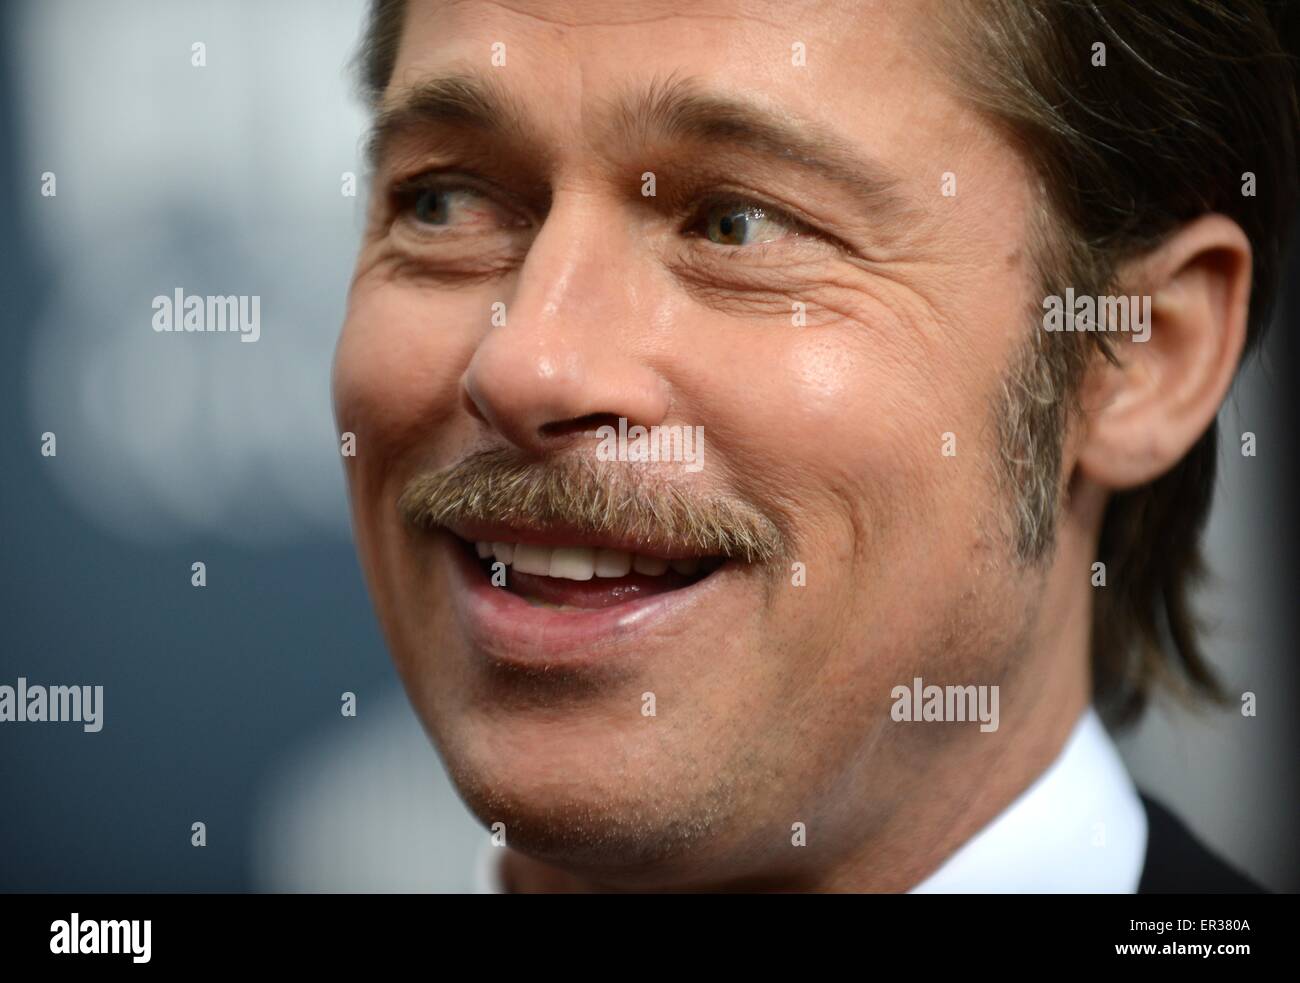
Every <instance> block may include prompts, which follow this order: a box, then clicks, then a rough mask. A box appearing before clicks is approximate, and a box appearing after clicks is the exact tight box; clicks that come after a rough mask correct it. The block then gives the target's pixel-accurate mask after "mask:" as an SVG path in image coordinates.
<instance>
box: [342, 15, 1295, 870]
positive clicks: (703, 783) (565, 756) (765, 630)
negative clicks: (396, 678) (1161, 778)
mask: <svg viewBox="0 0 1300 983" xmlns="http://www.w3.org/2000/svg"><path fill="white" fill-rule="evenodd" d="M1162 10H1163V12H1160V13H1156V12H1150V11H1148V12H1141V11H1134V10H1130V9H1128V8H1127V7H1126V6H1124V5H1118V4H1109V3H1097V4H1083V5H1076V4H1069V5H1065V4H1060V5H1055V6H1051V7H1044V6H1042V5H1036V4H1035V5H1031V4H1018V3H1011V2H989V3H981V4H958V3H932V4H925V3H916V4H911V3H888V4H885V3H880V4H875V3H864V2H845V3H841V4H827V3H817V4H812V3H808V4H801V3H790V2H771V3H767V2H737V0H730V2H723V0H717V2H715V0H693V2H691V3H673V2H662V3H660V2H652V3H635V4H623V3H610V2H580V0H572V2H569V0H548V2H536V3H532V2H524V0H520V2H511V3H487V2H446V3H421V2H415V0H412V2H410V3H401V2H392V0H379V2H377V3H375V4H374V7H373V10H372V14H371V22H370V25H369V31H368V36H367V39H366V44H365V46H364V49H363V52H362V67H363V73H364V78H365V82H366V86H367V89H368V95H369V97H370V99H371V101H372V106H373V110H374V124H375V125H374V131H373V138H372V140H371V143H370V151H371V155H372V164H373V170H374V174H373V194H372V200H371V203H370V209H369V220H368V223H367V228H366V232H365V236H364V241H363V243H362V246H361V250H360V256H359V259H358V263H357V268H356V272H355V276H354V279H353V283H352V287H351V292H350V296H349V305H348V310H347V316H346V323H345V325H344V330H343V332H342V335H341V338H340V341H339V346H338V351H337V354H336V362H335V371H334V399H335V411H336V417H337V423H338V427H339V430H340V432H343V433H351V434H354V435H355V449H356V451H355V456H350V457H347V458H346V459H345V460H346V464H347V471H348V480H349V486H350V493H351V501H352V510H353V517H354V527H355V533H356V540H357V544H358V549H359V551H360V555H361V559H362V563H363V566H364V569H365V572H366V575H367V578H368V581H369V584H370V588H371V592H372V596H373V599H374V603H375V606H376V608H377V611H378V614H379V617H380V620H381V622H382V625H383V628H384V631H385V634H386V637H387V640H388V643H389V646H390V649H391V652H392V655H393V657H394V660H395V662H396V665H397V668H398V671H399V674H400V676H401V678H402V681H403V683H404V685H405V687H406V690H407V692H408V694H409V696H410V699H411V702H412V704H413V706H414V708H415V710H416V712H417V713H418V714H419V716H420V718H421V720H422V721H423V723H424V726H425V728H426V729H427V731H428V733H429V735H430V737H431V738H432V740H433V741H434V743H435V744H436V746H437V748H438V750H439V752H440V754H441V756H442V758H443V760H444V761H445V763H446V765H447V767H448V770H449V771H450V773H451V775H452V777H453V779H454V781H455V783H456V785H457V788H458V789H459V791H460V793H461V795H462V796H463V798H464V799H465V801H466V802H467V804H468V805H469V807H470V808H471V809H472V810H473V812H474V813H475V814H476V815H477V816H478V818H479V819H480V820H481V821H482V822H483V824H484V825H485V826H486V827H488V828H489V829H491V830H492V831H493V833H494V834H495V836H496V841H497V842H498V843H504V844H506V845H507V846H506V849H496V848H495V847H491V848H488V849H491V850H493V853H492V855H491V858H490V859H491V860H492V871H491V873H492V877H493V879H494V885H495V887H496V889H500V890H513V891H584V890H591V891H597V890H606V891H608V890H787V891H909V890H936V891H981V890H987V891H998V890H1002V891H1014V890H1024V891H1033V890H1040V891H1133V890H1137V889H1142V890H1180V889H1188V890H1245V889H1249V887H1250V886H1251V885H1249V883H1248V882H1246V881H1244V880H1243V879H1241V878H1239V876H1238V875H1236V874H1235V873H1234V872H1232V871H1231V870H1229V869H1228V868H1226V867H1225V866H1224V865H1223V864H1222V863H1221V862H1220V861H1218V860H1217V859H1216V858H1214V857H1213V856H1211V855H1210V854H1208V853H1207V852H1206V851H1204V850H1203V849H1202V848H1201V847H1200V846H1199V845H1198V844H1196V843H1195V841H1193V840H1192V839H1191V838H1190V837H1189V836H1188V834H1187V833H1186V832H1185V830H1183V828H1182V827H1181V825H1180V824H1178V823H1177V821H1176V820H1174V819H1173V818H1172V817H1170V816H1169V815H1168V814H1167V813H1166V812H1164V810H1162V809H1161V808H1160V807H1159V806H1158V805H1157V804H1156V803H1154V802H1151V801H1150V800H1147V799H1145V798H1144V797H1142V796H1140V795H1139V793H1138V792H1137V791H1136V790H1135V789H1134V787H1133V785H1132V783H1131V782H1130V780H1129V779H1128V777H1127V775H1126V774H1125V772H1124V770H1123V767H1122V765H1121V764H1120V762H1119V759H1118V757H1117V755H1116V752H1115V750H1114V747H1113V746H1112V744H1111V743H1110V740H1109V738H1108V737H1107V735H1106V731H1105V730H1104V728H1103V727H1102V726H1101V724H1100V723H1099V719H1098V716H1097V712H1096V710H1094V709H1093V707H1094V701H1097V702H1098V703H1100V704H1104V705H1105V706H1109V707H1115V708H1117V709H1118V710H1119V711H1120V712H1121V714H1123V713H1128V715H1129V716H1131V715H1132V714H1133V713H1134V712H1135V711H1136V710H1138V709H1140V707H1141V705H1142V703H1143V701H1144V700H1145V699H1146V697H1147V696H1148V695H1149V693H1150V691H1151V688H1152V687H1153V686H1154V685H1157V684H1158V683H1159V682H1160V681H1161V680H1162V679H1167V680H1170V681H1172V682H1174V683H1175V684H1177V683H1178V682H1179V681H1180V680H1185V681H1188V682H1190V683H1191V684H1192V685H1194V686H1200V687H1202V688H1204V689H1205V690H1207V691H1209V692H1212V691H1213V688H1214V681H1213V678H1212V677H1211V676H1210V674H1209V673H1208V671H1207V669H1206V667H1205V664H1204V662H1203V661H1202V658H1201V656H1200V654H1199V652H1198V644H1197V639H1196V636H1195V633H1194V631H1193V629H1192V628H1191V620H1190V614H1189V608H1188V592H1189V590H1190V587H1191V583H1192V579H1193V578H1194V576H1195V574H1196V572H1197V568H1198V562H1199V559H1198V557H1199V554H1198V542H1197V541H1198V536H1199V530H1200V527H1201V525H1202V523H1203V522H1204V519H1205V515H1206V511H1207V509H1208V505H1209V498H1210V489H1211V486H1212V481H1213V470H1214V455H1215V416H1216V413H1217V411H1218V408H1219V406H1220V405H1221V403H1222V402H1223V400H1224V398H1225V396H1226V394H1227V393H1228V390H1229V386H1230V384H1231V381H1232V379H1233V376H1234V373H1235V371H1236V368H1237V366H1238V364H1239V362H1240V359H1241V357H1242V355H1243V352H1244V350H1245V349H1246V347H1247V346H1248V345H1250V344H1253V343H1254V341H1255V339H1256V337H1257V336H1258V333H1259V331H1260V330H1261V327H1262V324H1263V321H1264V319H1265V317H1266V306H1267V299H1268V296H1269V294H1270V293H1271V292H1272V290H1273V286H1274V283H1275V280H1276V276H1277V265H1278V255H1279V250H1280V248H1281V245H1280V240H1281V236H1282V232H1283V230H1284V229H1285V227H1286V223H1287V218H1288V216H1289V213H1290V210H1291V208H1292V204H1293V201H1294V195H1295V182H1296V165H1295V155H1294V133H1295V121H1294V88H1293V83H1292V80H1291V76H1290V71H1289V68H1287V67H1286V64H1285V62H1284V61H1283V59H1282V58H1281V57H1280V52H1279V50H1278V40H1277V38H1276V36H1275V34H1274V33H1273V29H1272V28H1271V26H1270V25H1269V22H1268V20H1267V19H1266V17H1265V15H1264V13H1263V12H1262V11H1261V10H1257V9H1255V7H1254V5H1252V4H1243V3H1231V4H1229V3H1224V4H1222V5H1220V4H1216V3H1208V2H1207V3H1200V4H1197V5H1191V4H1189V5H1185V6H1183V5H1170V6H1169V7H1168V8H1167V9H1165V8H1162ZM1162 19H1163V20H1164V21H1165V22H1162ZM1247 56H1249V57H1247ZM1156 124H1159V125H1156ZM1245 172H1249V173H1250V174H1251V175H1252V182H1251V186H1250V189H1249V193H1246V190H1245V186H1244V184H1243V181H1244V180H1245V177H1244V174H1245ZM1067 290H1069V291H1071V293H1070V295H1069V296H1070V297H1071V298H1074V297H1088V298H1090V300H1091V299H1094V298H1095V303H1092V304H1091V306H1088V307H1087V308H1086V309H1085V308H1084V307H1077V308H1076V307H1075V306H1074V304H1073V303H1072V304H1071V308H1070V309H1069V310H1068V311H1067V312H1066V314H1067V315H1068V317H1067V319H1066V323H1065V324H1064V325H1063V324H1062V323H1059V322H1058V323H1053V322H1052V319H1051V318H1050V317H1047V316H1046V315H1045V311H1050V310H1052V309H1053V307H1055V308H1056V309H1058V311H1059V308H1060V298H1062V297H1065V296H1066V291H1067ZM1252 291H1253V292H1252ZM1116 296H1122V297H1125V298H1129V297H1131V298H1135V299H1141V300H1142V301H1143V303H1146V304H1149V307H1148V308H1147V309H1148V310H1149V312H1150V324H1149V331H1148V334H1147V336H1146V337H1143V336H1142V335H1141V334H1140V333H1138V332H1137V331H1136V330H1133V331H1121V330H1118V328H1119V327H1120V326H1119V325H1117V324H1115V323H1113V322H1114V316H1115V314H1116V312H1117V311H1118V310H1119V308H1118V306H1117V304H1116V302H1115V300H1114V298H1115V297H1116ZM1140 309H1141V305H1140V304H1139V305H1138V306H1137V307H1135V308H1134V310H1135V311H1136V310H1140ZM1126 310H1127V308H1126ZM1103 312H1104V313H1103ZM1063 328H1064V329H1063ZM606 428H609V429H606ZM636 428H644V431H642V430H638V429H636ZM652 428H655V429H654V433H656V434H658V435H663V434H667V435H668V437H670V438H671V437H674V435H675V442H674V440H673V439H668V438H665V439H664V440H662V441H659V442H657V443H655V453H653V454H651V453H650V452H649V451H648V450H647V449H646V447H645V444H646V443H647V441H644V440H643V441H642V442H641V444H640V445H636V442H635V441H632V440H623V441H621V442H620V443H619V446H620V447H622V448H624V452H623V453H619V454H614V455H611V454H610V453H608V448H609V446H610V442H609V440H608V435H609V434H610V433H615V432H617V433H621V434H625V435H628V434H630V435H635V436H642V435H644V434H649V433H650V432H651V430H652ZM687 434H690V435H697V439H698V442H699V449H700V450H702V451H705V450H706V451H707V452H706V453H703V454H702V455H701V456H700V459H699V462H698V463H699V464H700V466H698V467H697V466H695V465H694V464H693V463H692V462H691V461H689V460H685V459H684V455H681V454H675V453H673V452H672V451H673V450H674V448H677V449H681V448H682V446H683V444H684V440H683V439H682V438H684V437H685V436H686V435H687ZM661 445H662V448H661ZM633 446H640V448H641V449H640V452H636V451H633V450H632V448H633ZM692 446H694V445H692ZM601 448H605V451H604V452H602V450H601ZM660 449H662V450H664V453H659V452H658V451H659V450H660ZM611 458H612V459H611Z"/></svg>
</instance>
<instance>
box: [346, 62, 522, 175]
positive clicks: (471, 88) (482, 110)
mask: <svg viewBox="0 0 1300 983" xmlns="http://www.w3.org/2000/svg"><path fill="white" fill-rule="evenodd" d="M438 127H444V128H446V127H454V128H458V129H463V130H474V131H478V132H480V133H482V134H484V135H487V136H492V137H495V138H497V139H500V140H504V141H509V142H512V143H515V144H518V145H520V146H522V147H528V148H530V149H531V150H534V151H536V152H539V153H541V152H543V150H544V147H545V142H544V141H543V140H542V139H541V137H540V134H539V133H537V132H536V130H535V129H534V128H533V126H532V125H531V123H530V121H529V114H528V110H527V108H526V107H525V106H524V105H523V103H522V102H520V101H519V100H518V99H517V98H516V97H515V96H514V95H513V94H512V93H511V92H510V91H509V90H508V89H507V88H506V87H505V86H504V85H502V84H501V83H500V82H499V81H498V80H497V79H495V78H492V77H491V76H483V75H480V74H477V73H473V72H449V73H447V74H443V75H434V76H428V77H425V78H422V79H419V80H418V81H416V82H414V83H413V84H412V85H410V86H407V87H404V88H401V89H398V90H396V91H393V90H390V94H389V95H387V97H386V98H385V99H384V101H383V102H382V103H381V104H380V106H379V109H378V110H377V112H376V114H375V118H374V121H373V123H372V124H371V127H370V132H369V135H368V137H367V140H366V159H367V160H368V161H369V162H370V165H371V166H372V167H375V166H377V165H378V164H379V163H380V162H382V160H383V157H384V155H385V154H386V153H387V151H388V149H389V148H390V147H391V145H392V144H393V142H394V141H395V140H397V139H398V138H399V137H401V136H404V135H406V134H410V133H418V132H420V131H427V130H431V129H435V128H438Z"/></svg>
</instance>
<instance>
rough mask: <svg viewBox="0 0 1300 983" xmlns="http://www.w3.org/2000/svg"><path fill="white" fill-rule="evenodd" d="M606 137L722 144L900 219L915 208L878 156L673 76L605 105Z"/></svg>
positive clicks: (642, 141)
mask: <svg viewBox="0 0 1300 983" xmlns="http://www.w3.org/2000/svg"><path fill="white" fill-rule="evenodd" d="M609 119H610V122H611V123H612V131H611V136H613V137H614V138H615V139H618V140H620V141H621V142H624V143H626V144H628V145H631V146H643V145H646V144H649V143H653V142H656V141H664V142H670V143H671V142H684V141H690V142H693V143H722V144H728V145H731V146H733V147H736V148H739V149H741V150H742V151H744V152H746V153H748V154H750V155H751V156H754V157H756V158H761V159H766V160H769V161H772V162H775V163H777V164H788V165H794V166H796V167H798V168H800V169H802V170H806V171H808V172H809V173H812V174H815V175H818V176H820V177H822V178H824V179H826V180H828V181H830V182H831V183H833V184H837V185H839V186H840V187H842V188H844V189H845V190H847V191H848V192H849V193H850V194H851V195H852V196H853V197H854V198H856V199H858V200H861V201H863V202H864V203H866V204H868V205H870V206H872V207H874V208H876V209H878V210H882V211H885V212H887V213H897V214H898V215H899V216H900V217H901V216H903V215H904V214H910V213H913V212H915V211H917V210H918V209H917V204H916V202H914V201H911V200H910V199H909V198H908V196H906V195H905V194H904V193H903V190H902V182H901V180H900V179H899V177H898V176H897V175H896V174H894V173H893V172H892V171H891V170H890V169H889V168H888V167H886V166H885V165H884V164H883V163H882V162H880V161H878V160H876V159H874V158H871V157H868V156H865V155H863V154H862V153H860V152H858V151H857V150H856V149H854V148H853V147H852V146H850V145H849V144H848V143H847V142H846V141H844V140H843V139H842V138H840V137H839V136H837V135H836V134H835V133H833V132H831V131H830V130H828V129H827V128H826V127H824V126H822V125H821V124H819V123H815V122H812V121H809V120H802V119H797V118H795V117H794V116H792V115H790V114H788V113H785V112H783V111H780V110H777V109H771V108H767V107H766V106H763V105H760V104H759V103H757V102H753V101H750V100H748V99H744V98H736V97H733V96H730V95H725V94H721V93H714V92H710V91H708V90H707V89H706V88H704V87H703V86H702V85H701V84H700V83H698V82H697V81H696V80H694V79H689V78H680V77H676V76H670V77H669V78H667V79H665V80H663V81H661V82H657V83H655V84H652V85H651V86H649V87H648V88H645V89H643V90H641V91H639V92H636V93H630V94H627V95H625V96H624V97H622V98H621V99H619V100H616V101H614V102H612V103H611V104H610V113H609Z"/></svg>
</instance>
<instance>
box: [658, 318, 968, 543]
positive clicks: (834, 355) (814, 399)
mask: <svg viewBox="0 0 1300 983" xmlns="http://www.w3.org/2000/svg"><path fill="white" fill-rule="evenodd" d="M875 306H876V307H877V308H880V307H881V306H882V305H875ZM716 330H717V329H716V327H715V328H714V332H715V333H716ZM928 334H929V336H930V338H931V339H933V336H934V331H933V330H930V331H929V332H928ZM693 336H694V337H695V338H702V337H704V338H707V337H710V333H709V332H708V331H707V330H706V329H705V327H704V326H701V328H700V330H699V331H696V332H693ZM917 337H918V330H917V329H916V328H915V327H914V326H913V325H910V324H908V323H906V321H905V319H904V318H903V317H902V316H901V315H897V314H890V313H888V312H885V311H883V310H880V309H878V310H876V311H875V312H867V311H865V310H864V312H863V313H862V314H861V316H860V317H859V319H858V320H857V322H855V323H850V322H841V323H838V324H832V325H826V326H822V327H813V326H808V327H803V328H796V327H786V326H781V325H771V324H765V325H763V326H762V327H756V326H750V327H749V330H748V331H747V332H746V337H745V338H744V339H743V340H742V339H739V338H732V339H724V340H721V341H719V342H717V344H718V350H717V352H716V353H713V354H712V355H711V356H710V357H709V358H707V359H702V362H703V363H704V364H708V365H711V366H712V369H711V370H710V378H709V381H708V382H707V383H705V382H703V381H702V380H699V379H691V380H690V381H689V382H688V383H687V385H688V386H689V387H690V388H692V389H698V391H699V392H701V393H706V394H707V395H706V396H704V397H703V398H704V399H705V400H707V402H706V403H705V404H704V405H705V406H706V407H707V408H705V409H702V411H701V412H700V416H701V417H702V419H703V420H704V421H705V422H706V423H708V424H709V427H708V437H709V439H710V441H712V442H713V443H714V444H715V445H717V447H718V453H717V455H716V456H715V457H714V460H715V461H717V460H724V461H725V460H728V459H731V460H735V461H738V462H742V463H743V465H744V467H743V469H742V470H741V471H740V474H739V476H738V478H737V476H735V475H732V476H730V477H732V478H736V479H737V480H738V481H739V482H741V487H744V488H746V490H748V491H749V492H750V493H751V494H753V495H754V496H756V497H757V499H758V500H760V501H765V502H769V503H775V508H777V509H778V510H779V511H780V512H782V513H783V514H784V515H783V517H784V519H785V521H784V522H783V523H782V524H783V527H784V528H785V529H786V530H787V531H788V532H790V533H791V534H792V535H793V536H794V543H793V545H794V546H795V548H796V549H800V550H805V551H809V552H810V553H813V554H814V555H820V556H824V557H830V556H835V557H837V558H839V559H845V558H848V559H858V560H862V559H864V558H871V559H872V561H873V562H875V561H878V560H879V559H880V558H881V551H882V550H889V551H890V552H897V553H898V554H899V555H901V553H902V552H903V551H904V550H907V551H910V552H912V553H914V554H919V553H920V552H921V551H922V550H923V549H929V548H931V547H934V546H937V545H942V544H945V543H946V544H949V545H951V544H952V542H953V540H952V536H953V535H954V534H955V533H957V534H966V533H967V531H968V530H972V529H973V528H974V527H975V526H976V524H977V522H978V516H979V510H980V508H982V507H986V505H987V501H988V496H989V494H990V491H989V489H988V482H987V479H986V477H985V475H986V474H987V469H986V460H987V456H988V454H989V452H990V445H989V441H990V439H991V437H992V432H991V428H990V427H989V425H988V410H987V392H986V390H987V388H988V384H989V381H988V380H987V379H984V378H982V377H980V376H981V373H983V369H978V368H975V367H972V365H971V364H970V359H969V355H970V353H969V352H967V351H959V350H957V349H956V346H948V349H947V350H945V348H944V346H941V345H937V344H934V343H933V341H931V343H930V344H928V345H926V346H925V347H924V348H923V347H921V346H920V345H919V344H918V343H917V341H916V339H917ZM991 373H992V368H991V367H989V371H988V373H987V374H991ZM678 381H679V383H680V381H681V380H678ZM947 432H951V433H953V435H954V441H955V444H956V455H955V456H945V455H944V453H943V452H944V449H945V440H944V436H943V435H944V434H945V433H947ZM778 521H779V520H778ZM963 527H964V528H963ZM846 554H847V556H846ZM893 558H894V559H897V558H898V556H895V557H893Z"/></svg>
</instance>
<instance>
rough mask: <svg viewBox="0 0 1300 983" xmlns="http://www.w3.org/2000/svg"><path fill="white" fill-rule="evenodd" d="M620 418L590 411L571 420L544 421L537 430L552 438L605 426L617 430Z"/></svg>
mask: <svg viewBox="0 0 1300 983" xmlns="http://www.w3.org/2000/svg"><path fill="white" fill-rule="evenodd" d="M618 420H619V418H618V417H616V416H615V415H614V414H612V413H588V414H587V415H586V416H577V417H574V418H573V419H571V420H557V421H554V422H552V423H544V424H542V425H541V426H540V427H538V428H537V432H538V433H540V434H541V435H542V436H543V437H546V438H548V439H551V440H554V439H555V438H557V437H574V436H582V435H583V434H586V433H589V432H591V431H593V430H596V429H598V428H600V427H604V426H610V427H613V428H614V429H615V430H617V429H618Z"/></svg>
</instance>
